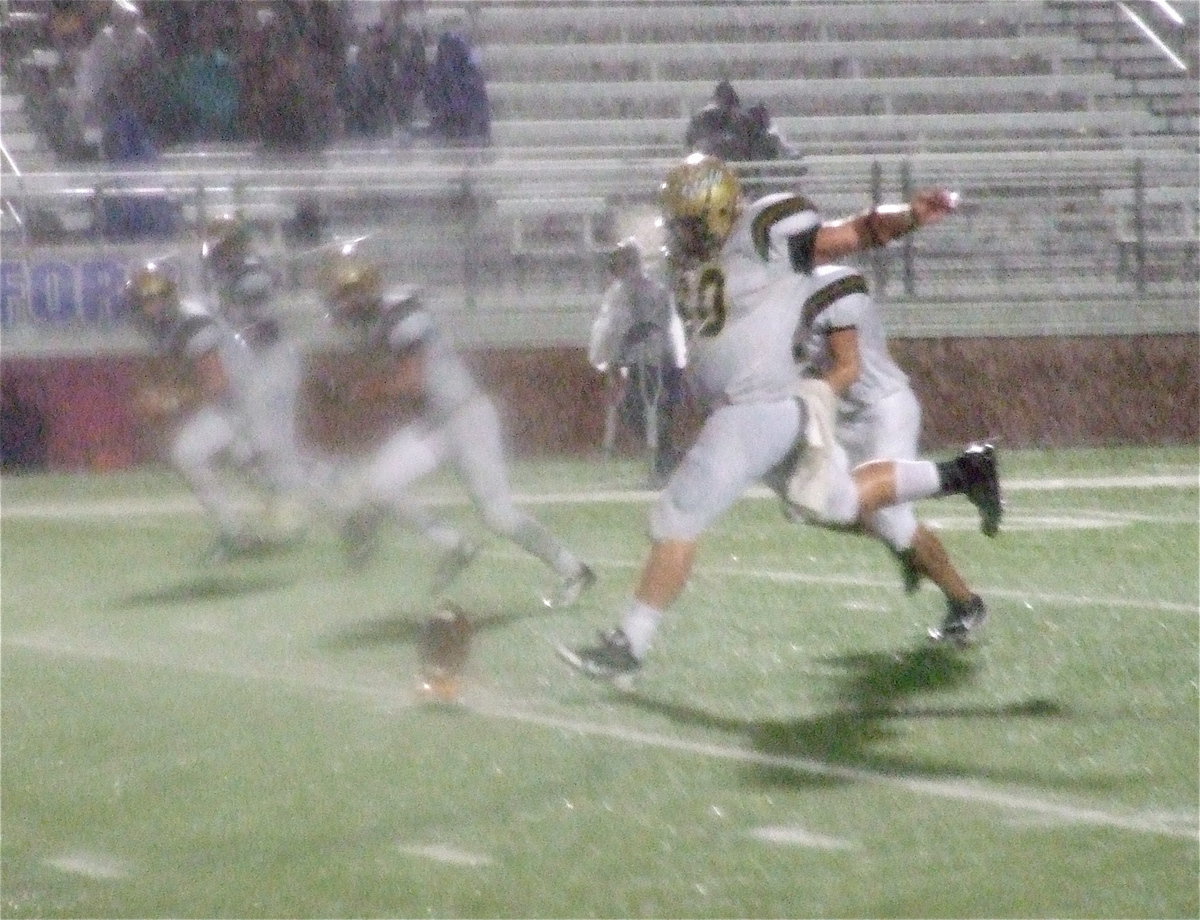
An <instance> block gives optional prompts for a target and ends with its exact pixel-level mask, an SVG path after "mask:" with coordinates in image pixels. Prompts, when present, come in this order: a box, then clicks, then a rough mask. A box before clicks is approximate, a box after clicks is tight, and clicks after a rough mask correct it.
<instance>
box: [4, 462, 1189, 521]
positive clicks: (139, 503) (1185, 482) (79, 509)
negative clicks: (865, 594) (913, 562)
mask: <svg viewBox="0 0 1200 920" xmlns="http://www.w3.org/2000/svg"><path fill="white" fill-rule="evenodd" d="M1197 486H1200V480H1198V477H1197V476H1196V475H1165V474H1164V475H1155V476H1095V477H1086V476H1081V477H1074V478H1049V479H1016V480H1013V481H1011V482H1005V483H1004V490H1005V492H1022V491H1029V492H1058V491H1064V490H1067V489H1158V488H1185V489H1186V488H1196V487H1197ZM657 497H658V492H655V491H649V490H646V489H585V490H580V491H574V492H548V493H538V494H529V493H519V494H516V495H514V500H515V501H517V502H518V503H519V504H526V505H554V504H564V505H566V504H620V503H630V504H637V503H644V502H651V501H654V500H655V499H656V498H657ZM746 497H747V498H776V497H777V496H776V495H775V493H774V492H772V491H771V490H770V489H767V488H765V487H763V486H755V487H753V488H751V489H750V490H748V491H747V492H746ZM426 500H427V501H428V502H429V503H430V504H432V505H466V504H468V503H469V499H468V498H467V497H466V496H465V495H458V494H453V495H451V494H439V495H432V496H427V497H426ZM200 511H201V508H200V504H199V503H198V502H197V501H196V500H195V499H194V498H192V497H191V496H189V495H185V494H174V495H167V496H163V497H162V498H157V499H150V500H147V499H140V498H132V497H131V498H110V499H93V500H92V501H79V502H65V501H63V502H56V501H48V502H47V501H40V502H33V501H31V502H29V503H28V504H26V503H22V502H20V501H18V502H17V503H16V504H15V505H14V504H13V503H12V502H11V501H9V502H8V503H5V504H0V516H3V517H14V518H68V519H73V518H87V517H128V516H135V515H150V514H180V513H188V514H198V513H200ZM1154 520H1158V519H1157V518H1155V519H1154ZM1194 521H1195V519H1193V522H1194Z"/></svg>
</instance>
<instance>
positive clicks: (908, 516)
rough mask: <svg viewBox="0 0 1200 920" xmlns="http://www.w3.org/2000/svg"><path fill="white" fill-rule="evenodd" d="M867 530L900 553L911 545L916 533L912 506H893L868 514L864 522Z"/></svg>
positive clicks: (915, 520) (915, 517) (915, 518)
mask: <svg viewBox="0 0 1200 920" xmlns="http://www.w3.org/2000/svg"><path fill="white" fill-rule="evenodd" d="M864 523H865V524H866V527H867V530H868V531H870V532H871V533H873V534H874V535H875V536H876V537H878V538H879V539H880V540H882V541H883V542H884V543H886V544H887V545H888V546H889V547H891V548H892V549H894V550H895V551H896V552H898V553H900V552H903V551H904V550H906V549H908V548H909V547H911V546H912V544H913V538H914V537H915V536H916V533H917V516H916V514H915V513H914V512H913V509H912V505H894V506H892V507H890V508H880V509H879V510H878V511H874V512H872V513H871V514H869V515H868V516H867V518H866V521H865V522H864Z"/></svg>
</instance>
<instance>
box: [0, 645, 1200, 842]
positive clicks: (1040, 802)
mask: <svg viewBox="0 0 1200 920" xmlns="http://www.w3.org/2000/svg"><path fill="white" fill-rule="evenodd" d="M2 641H3V644H4V645H6V646H11V647H15V648H19V649H26V650H29V651H33V652H38V653H41V654H45V655H49V656H51V657H67V658H76V659H83V660H93V661H94V660H101V661H117V662H120V663H122V664H132V665H142V666H149V667H162V668H167V669H170V670H174V671H178V672H182V673H198V674H205V675H217V676H222V677H227V678H230V679H234V680H241V681H261V682H266V683H272V684H276V685H283V686H285V687H290V688H292V689H294V690H296V691H299V692H304V693H307V694H316V695H318V696H320V697H322V698H328V697H330V696H337V697H341V698H343V699H345V698H357V699H361V700H364V701H367V702H369V703H371V704H372V705H374V706H376V707H378V708H379V709H381V710H382V711H385V712H394V711H399V710H407V709H411V708H413V707H415V706H419V705H422V702H421V700H420V698H419V697H418V696H417V694H416V693H415V692H414V689H413V688H411V687H409V688H404V687H399V686H397V685H396V684H395V681H394V678H393V679H392V682H391V683H390V684H389V683H387V679H386V677H384V676H382V675H381V679H380V682H379V683H378V684H373V683H372V684H368V683H363V682H349V681H346V680H345V678H344V677H340V676H338V675H337V673H336V671H335V670H334V669H332V668H329V667H327V666H322V665H319V664H317V663H315V662H310V663H307V664H308V665H310V666H311V667H310V669H309V670H303V669H302V670H299V671H296V670H292V671H290V672H288V671H287V670H286V669H282V668H280V667H279V666H278V664H277V663H273V662H267V661H261V662H256V663H249V662H243V663H241V664H238V665H235V663H234V662H232V661H230V660H229V656H228V650H227V649H219V650H216V652H217V653H216V654H213V655H211V656H210V657H209V659H208V660H200V659H199V657H198V656H197V654H196V652H195V650H194V649H189V650H183V649H179V648H174V647H172V646H170V645H168V644H164V643H159V644H153V643H146V644H145V645H144V647H142V648H136V647H134V646H132V645H123V644H120V643H117V642H113V641H111V640H108V639H104V638H97V637H87V638H84V637H73V636H67V635H65V634H62V633H40V634H37V633H35V634H29V635H23V636H21V635H19V636H11V635H10V636H5V637H4V638H3V640H2ZM481 696H482V695H481ZM486 697H487V701H486V702H483V701H481V700H476V699H470V698H468V699H467V700H466V701H465V702H464V706H465V708H467V709H468V710H469V711H471V712H474V713H476V714H478V715H481V716H484V717H486V718H490V719H496V720H505V721H510V722H518V723H521V724H524V725H532V726H536V727H538V728H543V729H549V730H551V731H557V732H565V733H568V734H572V735H583V736H587V737H596V738H608V739H610V740H614V741H619V742H621V743H623V744H632V745H638V746H641V747H651V748H656V749H659V750H667V751H674V752H677V753H683V754H691V755H695V756H699V757H708V758H714V759H718V760H724V761H732V762H737V763H743V764H755V765H759V766H767V767H772V768H777V769H786V770H792V771H795V772H797V773H804V774H809V775H814V776H824V777H831V778H834V779H839V780H843V781H847V782H853V783H862V784H868V785H877V786H887V787H892V788H896V789H903V790H905V791H908V792H911V793H914V794H917V795H923V796H928V797H930V798H938V799H944V800H951V801H959V802H964V803H967V804H971V805H986V806H990V807H993V808H998V809H1003V810H1007V811H1009V812H1013V813H1016V814H1021V815H1027V816H1037V817H1040V818H1043V819H1048V820H1058V821H1062V822H1066V823H1072V824H1087V825H1092V826H1095V827H1107V828H1112V829H1116V830H1124V831H1129V832H1132V833H1139V834H1151V835H1156V836H1165V837H1180V838H1184V839H1194V838H1197V836H1198V835H1200V828H1198V827H1197V826H1196V821H1195V815H1194V814H1191V813H1188V817H1187V819H1182V820H1181V819H1180V818H1179V817H1178V816H1175V815H1163V814H1162V813H1159V812H1155V813H1150V814H1146V813H1138V812H1126V811H1123V810H1113V809H1109V808H1104V807H1100V806H1094V805H1078V804H1071V803H1066V802H1061V801H1054V800H1050V799H1045V798H1040V797H1039V796H1037V795H1034V794H1030V793H1027V792H1023V791H1019V790H1013V789H1001V788H997V787H993V786H990V785H988V784H986V783H983V782H970V781H960V782H955V781H946V780H932V779H922V778H920V777H913V776H904V775H899V774H894V773H887V772H882V771H877V770H867V769H863V768H859V767H849V766H843V765H839V764H834V763H829V762H826V761H822V760H816V759H814V758H810V757H797V756H788V755H780V754H766V753H762V752H759V751H751V750H747V749H746V748H743V747H737V746H734V745H723V744H715V743H711V742H705V741H697V740H694V739H689V738H681V737H672V736H670V735H663V734H659V733H656V732H650V731H643V730H640V729H634V728H629V727H628V726H624V725H604V724H599V723H593V722H587V721H583V720H581V719H574V718H566V717H564V716H559V715H554V714H550V713H545V712H540V711H536V710H532V709H525V708H522V706H521V705H520V704H519V703H518V702H517V701H514V700H504V699H498V698H497V697H496V696H495V694H493V693H488V694H486ZM1181 814H1185V813H1183V812H1181ZM425 855H429V854H425Z"/></svg>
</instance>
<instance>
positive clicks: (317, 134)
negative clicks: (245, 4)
mask: <svg viewBox="0 0 1200 920" xmlns="http://www.w3.org/2000/svg"><path fill="white" fill-rule="evenodd" d="M243 28H244V29H245V32H244V33H243V35H242V41H241V47H242V53H243V57H242V60H241V62H240V72H241V74H242V99H243V102H244V105H243V115H244V126H245V128H244V129H245V133H246V136H247V137H251V138H254V139H256V140H258V141H260V142H261V143H262V145H263V147H264V148H266V149H268V150H272V151H279V152H299V151H305V150H314V149H317V148H319V147H321V146H323V145H324V143H325V142H326V141H327V140H328V139H329V137H330V136H331V135H333V134H336V133H337V125H336V121H335V120H334V119H333V118H332V115H331V110H332V109H333V108H334V105H333V103H332V93H333V87H334V85H335V84H334V81H333V75H331V74H327V73H326V74H321V73H318V71H317V70H316V65H317V63H318V60H319V58H318V56H317V55H316V54H315V53H314V50H313V48H312V46H311V45H310V44H309V43H308V42H307V41H306V40H305V38H304V37H303V35H301V33H300V32H299V30H298V29H297V27H296V24H295V20H294V18H292V17H289V16H283V15H280V14H279V13H278V12H276V10H275V9H272V8H269V7H259V8H258V9H257V10H256V11H255V13H254V16H253V18H252V19H251V20H250V21H249V22H245V21H244V22H243ZM327 94H328V95H329V100H326V98H325V97H326V95H327Z"/></svg>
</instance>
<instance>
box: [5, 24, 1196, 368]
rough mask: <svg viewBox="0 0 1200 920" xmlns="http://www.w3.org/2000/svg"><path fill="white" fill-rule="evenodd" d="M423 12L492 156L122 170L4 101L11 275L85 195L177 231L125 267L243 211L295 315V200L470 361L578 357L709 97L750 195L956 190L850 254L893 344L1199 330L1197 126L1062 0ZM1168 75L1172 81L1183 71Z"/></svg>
mask: <svg viewBox="0 0 1200 920" xmlns="http://www.w3.org/2000/svg"><path fill="white" fill-rule="evenodd" d="M1093 5H1094V6H1096V7H1100V6H1107V5H1108V4H1106V3H1100V2H1097V3H1095V4H1093ZM436 9H437V12H438V15H439V16H441V17H443V18H448V17H450V16H451V15H452V13H454V12H457V13H459V14H461V16H462V17H464V19H465V21H466V22H468V23H469V26H470V28H471V29H472V31H473V34H474V35H475V36H476V39H477V41H478V44H479V46H480V48H481V53H482V55H483V59H484V63H485V68H486V70H487V73H488V76H489V92H490V95H491V98H492V101H493V106H494V112H495V117H494V121H493V144H492V146H491V147H488V148H486V149H478V150H471V149H438V148H436V147H432V146H430V145H429V144H428V143H427V142H421V141H418V142H416V143H413V144H411V145H407V146H400V145H398V144H397V143H395V142H392V141H390V140H387V141H382V142H376V143H365V142H350V141H348V140H334V141H333V142H331V143H330V145H329V146H328V148H327V149H325V150H324V151H322V152H321V153H320V154H317V155H313V156H311V157H294V158H290V159H288V160H280V159H271V158H267V157H265V156H264V155H263V154H261V153H260V152H259V150H258V149H257V148H255V147H254V146H253V145H250V144H223V145H217V144H212V145H192V146H189V147H180V148H175V149H171V150H168V151H166V152H165V153H164V155H163V157H162V158H161V161H160V162H159V163H157V164H155V165H154V166H153V168H150V169H144V170H140V171H124V172H121V171H114V170H112V169H111V168H108V167H105V166H103V165H98V164H86V165H73V166H72V165H67V164H63V163H61V162H58V161H56V160H55V159H54V158H53V156H52V155H49V156H48V155H47V154H46V152H45V150H44V146H43V148H42V149H40V150H39V149H37V142H38V139H37V137H36V132H28V131H18V130H17V127H18V126H19V125H21V124H22V122H21V119H20V113H21V111H22V104H21V103H20V102H14V101H13V100H12V99H11V98H6V100H5V102H4V107H3V108H2V109H0V116H2V117H3V126H2V130H0V135H2V136H0V140H2V141H3V143H4V145H5V147H6V148H7V149H9V150H10V155H11V156H12V158H13V164H12V166H11V167H10V166H8V165H6V167H5V169H6V172H5V174H4V176H3V186H4V187H3V196H4V203H5V223H4V225H3V227H4V236H3V243H4V248H5V259H9V258H16V257H21V256H22V254H26V253H29V252H31V251H34V252H35V251H38V250H39V248H40V247H46V246H63V247H71V246H75V247H77V248H87V247H97V246H101V247H104V248H105V250H106V251H112V250H114V244H113V243H112V241H107V240H104V239H103V236H102V228H100V227H98V226H96V225H95V224H94V223H89V221H90V220H91V219H92V218H93V216H94V215H95V214H96V212H97V202H98V201H100V200H102V198H103V196H105V195H112V194H117V195H126V196H134V197H137V196H139V195H153V196H159V197H164V196H165V197H166V198H167V199H169V200H170V201H171V202H172V203H173V204H174V205H175V206H176V207H177V208H178V212H179V214H180V215H181V218H182V222H181V230H180V233H179V236H178V237H177V238H175V239H173V240H170V241H166V242H164V241H154V242H153V243H149V242H148V243H145V244H128V243H118V244H115V250H116V251H118V252H120V253H122V254H123V257H125V256H127V257H129V258H135V257H138V256H143V255H145V254H155V255H158V254H161V253H162V252H164V251H170V252H175V253H179V254H181V255H180V258H182V259H183V260H184V261H187V260H191V259H194V257H195V250H196V245H195V244H196V234H195V231H196V228H197V227H199V226H201V225H202V224H203V222H204V221H205V220H206V218H207V217H208V216H210V215H212V214H214V213H217V212H219V211H224V210H234V209H236V210H240V211H242V212H243V213H244V214H245V215H246V216H248V217H249V218H251V219H252V220H253V221H255V222H256V224H257V225H258V226H259V227H260V228H261V229H262V230H263V232H264V236H265V238H266V239H267V240H269V241H270V244H271V246H272V248H273V252H274V253H275V255H276V256H277V257H278V258H279V259H280V261H281V264H283V265H284V266H286V268H287V271H286V276H287V279H288V283H289V284H290V285H291V287H292V292H291V293H292V294H293V300H294V302H295V303H297V304H300V305H301V307H303V309H315V307H314V306H313V305H312V303H311V301H312V290H311V286H312V282H313V278H314V267H315V266H316V265H317V263H318V262H319V260H320V258H321V256H322V249H321V247H319V246H318V247H315V248H314V247H313V245H312V244H311V242H297V241H295V240H292V239H291V238H290V237H289V233H288V232H287V230H286V227H287V223H288V221H289V220H290V218H291V217H292V215H293V214H294V213H295V212H296V209H297V207H298V206H299V205H300V204H301V203H302V202H314V201H315V202H316V203H317V204H318V205H319V207H320V211H321V214H322V216H323V218H324V219H325V243H326V245H328V244H329V243H331V242H335V241H337V240H341V239H347V238H352V237H359V236H363V237H366V241H365V243H364V245H365V246H366V247H367V248H368V250H369V251H371V252H374V253H375V254H377V255H378V257H379V258H380V259H381V261H383V262H385V264H387V265H388V267H389V272H390V275H391V276H392V277H393V278H394V279H395V280H397V281H405V282H413V283H417V284H420V285H422V286H423V287H424V288H425V290H426V291H427V293H428V296H429V298H430V301H431V303H433V304H435V305H436V306H437V307H438V308H439V309H441V310H443V311H445V312H446V313H448V314H450V315H452V316H453V317H454V322H455V326H456V329H457V331H458V334H459V335H460V337H461V338H462V339H463V340H464V341H466V342H468V343H472V342H473V343H480V344H484V343H486V344H496V345H522V346H524V345H544V344H565V343H574V344H578V343H580V342H583V341H586V332H587V328H588V324H589V323H590V319H591V317H592V315H593V313H594V311H595V308H596V303H597V298H598V295H599V292H600V286H601V283H602V278H601V276H600V272H599V267H600V264H601V258H600V257H601V254H602V253H603V252H604V251H605V250H606V249H607V248H608V247H610V246H611V245H612V244H613V243H615V242H616V241H617V240H618V239H620V238H621V237H623V236H625V235H627V234H629V233H636V234H638V235H639V237H641V238H642V239H643V241H644V242H645V243H646V244H647V245H648V246H650V247H651V248H653V245H654V235H653V217H654V209H655V193H656V189H657V186H658V183H659V181H661V177H662V175H663V172H664V171H665V169H666V168H667V167H668V166H669V165H670V164H671V163H672V162H674V161H675V160H676V159H677V158H678V156H679V155H680V154H681V153H683V152H684V151H683V148H682V143H683V141H682V138H683V135H684V131H685V127H686V121H687V118H688V116H689V115H690V113H691V112H692V111H694V110H695V109H697V108H699V107H700V106H701V105H703V104H704V102H705V101H706V99H707V97H708V96H709V94H710V93H711V90H712V87H713V85H714V83H715V82H716V80H718V79H720V78H722V77H729V78H731V79H733V80H734V82H735V85H736V86H737V88H738V90H739V92H740V93H741V94H742V95H743V98H744V99H745V100H746V101H748V102H754V101H764V102H766V103H767V104H768V105H769V107H770V110H771V112H772V114H773V117H774V123H775V125H776V126H777V127H778V128H779V129H780V131H781V132H782V133H783V135H784V136H785V137H786V138H787V139H788V140H789V141H791V142H792V144H793V145H794V146H795V147H797V148H798V149H799V152H800V156H799V157H798V158H797V159H790V160H785V161H777V162H772V163H756V164H740V165H739V167H738V168H739V170H740V171H742V173H743V174H744V175H745V176H746V177H747V178H748V179H751V180H752V181H754V182H756V183H757V184H758V185H757V187H760V188H801V189H803V190H804V191H805V193H806V194H808V195H809V196H810V197H813V198H814V199H815V200H817V201H818V203H820V204H821V206H822V209H823V210H824V212H825V213H826V214H828V215H829V216H831V217H832V216H840V215H842V214H845V213H849V212H852V211H856V210H860V209H862V208H865V207H867V206H869V205H870V204H872V203H873V202H876V201H880V200H886V201H891V200H898V199H899V198H901V197H904V196H906V195H907V194H909V193H910V192H911V191H912V189H913V188H915V187H918V186H920V185H924V184H941V185H947V186H950V187H953V188H956V189H958V190H960V191H961V192H962V193H963V196H964V201H965V202H966V203H965V204H964V207H963V209H962V211H961V213H960V214H958V215H956V216H955V217H954V218H953V219H951V220H949V221H947V222H946V223H945V225H944V226H938V227H934V228H929V230H928V231H927V232H923V233H921V234H919V235H917V236H916V237H914V238H912V239H911V240H909V241H906V242H905V243H904V244H902V245H897V246H894V247H892V248H891V249H889V250H888V251H887V252H886V253H882V254H876V255H875V256H874V257H872V258H870V259H868V260H866V265H867V266H868V267H869V268H870V271H871V273H872V276H873V278H874V280H875V289H876V292H877V293H878V294H879V295H880V296H881V297H882V298H883V299H884V300H886V301H888V302H889V303H890V305H891V309H890V311H889V316H890V318H891V319H892V321H893V323H894V326H895V329H896V331H897V332H898V333H900V334H907V335H913V336H924V335H989V334H990V335H1001V334H1002V335H1016V334H1082V333H1128V332H1164V331H1167V332H1177V331H1195V328H1196V324H1197V317H1196V303H1197V266H1196V240H1197V238H1198V237H1200V230H1198V229H1197V225H1196V221H1197V217H1196V208H1195V206H1194V202H1195V201H1196V199H1197V185H1198V180H1197V132H1196V130H1195V129H1194V127H1193V126H1192V125H1191V124H1190V123H1189V122H1187V120H1186V119H1185V120H1183V121H1180V120H1179V119H1177V118H1173V117H1171V116H1168V115H1164V114H1163V113H1162V112H1161V111H1157V110H1155V109H1154V108H1153V107H1152V106H1151V105H1149V104H1147V101H1146V98H1147V97H1146V96H1145V93H1143V94H1142V95H1139V93H1138V92H1135V91H1133V90H1134V87H1133V85H1132V83H1131V82H1130V80H1129V79H1127V77H1126V76H1124V75H1122V74H1121V73H1120V72H1119V71H1118V70H1116V69H1114V68H1113V67H1112V66H1111V61H1110V60H1109V59H1108V58H1107V57H1104V56H1101V55H1098V53H1097V49H1096V48H1095V47H1094V46H1093V44H1092V43H1090V42H1089V40H1088V38H1087V37H1086V36H1085V35H1084V34H1083V33H1082V32H1081V30H1080V28H1079V24H1078V23H1077V22H1076V21H1074V20H1069V19H1068V18H1064V16H1063V15H1062V11H1061V10H1060V9H1059V8H1058V6H1057V5H1056V4H1053V3H1042V2H1033V0H998V2H954V0H948V2H912V3H909V2H904V3H900V2H880V3H862V2H839V0H809V2H803V3H796V2H787V3H785V2H728V3H701V2H683V0H641V2H618V0H593V2H589V3H580V2H565V0H564V2H555V0H540V2H536V3H534V2H531V0H491V2H487V3H474V2H462V3H453V2H450V3H446V4H439V5H438V6H437V8H436ZM1137 79H1138V80H1139V81H1141V83H1142V88H1143V90H1147V91H1148V90H1149V87H1148V86H1147V84H1146V81H1147V80H1150V79H1154V80H1166V81H1168V83H1167V86H1165V87H1162V88H1157V87H1156V88H1155V89H1154V92H1155V93H1157V94H1163V93H1171V92H1177V91H1178V87H1179V80H1180V77H1178V76H1175V75H1166V76H1163V75H1159V76H1155V77H1153V78H1151V77H1146V76H1144V75H1139V76H1138V78H1137ZM1182 79H1184V81H1185V83H1187V81H1190V83H1188V85H1191V86H1192V87H1193V88H1194V86H1195V74H1194V72H1193V73H1191V74H1189V75H1186V76H1185V77H1183V78H1182ZM11 95H12V90H11V87H10V86H9V85H8V84H7V83H6V84H5V96H6V97H11ZM10 139H12V140H13V142H14V143H13V145H12V146H11V147H10V146H9V141H10ZM47 211H52V212H54V213H56V214H58V215H60V216H61V217H66V218H68V219H67V220H65V221H64V220H60V222H59V226H58V228H57V230H56V231H55V232H54V233H52V234H50V235H46V234H45V233H42V234H41V235H37V234H31V233H30V227H29V223H28V222H25V223H24V224H23V223H21V222H20V221H18V220H10V219H9V215H10V214H13V215H17V216H20V215H28V214H30V213H35V212H36V213H39V214H40V213H45V212H47ZM1168 214H1169V215H1170V219H1169V220H1167V219H1166V215H1168ZM1131 303H1136V304H1137V308H1136V309H1131V308H1130V304H1131ZM305 304H307V306H303V305H305ZM301 307H298V309H301ZM6 338H9V336H8V333H7V331H6ZM9 341H10V343H11V342H12V341H14V340H13V339H11V338H9ZM10 347H11V344H10Z"/></svg>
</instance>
